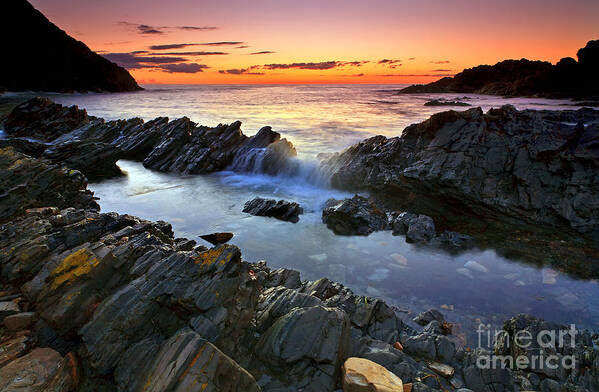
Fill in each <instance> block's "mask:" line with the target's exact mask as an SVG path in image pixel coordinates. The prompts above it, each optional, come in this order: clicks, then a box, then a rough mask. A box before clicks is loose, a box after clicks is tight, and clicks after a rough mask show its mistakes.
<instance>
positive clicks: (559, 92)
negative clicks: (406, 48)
mask: <svg viewBox="0 0 599 392" xmlns="http://www.w3.org/2000/svg"><path fill="white" fill-rule="evenodd" d="M577 57H578V61H576V60H575V59H573V58H572V57H565V58H563V59H561V60H560V61H559V62H558V63H557V64H555V65H553V64H551V63H549V62H547V61H531V60H527V59H521V60H504V61H500V62H499V63H497V64H495V65H479V66H477V67H473V68H468V69H465V70H463V71H462V72H460V73H458V74H457V75H455V76H454V77H446V78H443V79H440V80H437V81H436V82H432V83H429V84H425V85H412V86H409V87H406V88H404V89H402V90H400V93H472V94H490V95H502V96H537V97H548V98H566V97H567V98H579V99H597V98H598V97H599V79H598V78H597V76H596V71H597V69H599V40H595V41H589V42H588V43H587V44H586V46H585V47H584V48H582V49H580V50H579V51H578V52H577Z"/></svg>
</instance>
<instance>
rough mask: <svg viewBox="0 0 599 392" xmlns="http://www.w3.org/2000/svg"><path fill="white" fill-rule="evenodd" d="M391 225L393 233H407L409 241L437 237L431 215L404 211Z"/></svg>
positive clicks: (423, 240)
mask: <svg viewBox="0 0 599 392" xmlns="http://www.w3.org/2000/svg"><path fill="white" fill-rule="evenodd" d="M391 225H392V227H393V234H394V235H398V234H405V235H406V241H408V242H417V243H418V242H428V241H430V240H432V239H433V238H434V237H435V223H434V222H433V219H432V218H431V217H430V216H426V215H417V214H413V213H410V212H403V213H401V214H399V215H398V216H397V217H395V219H393V220H392V222H391Z"/></svg>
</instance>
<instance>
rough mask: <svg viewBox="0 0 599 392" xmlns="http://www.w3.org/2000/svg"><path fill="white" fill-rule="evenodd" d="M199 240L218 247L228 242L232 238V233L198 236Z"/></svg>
mask: <svg viewBox="0 0 599 392" xmlns="http://www.w3.org/2000/svg"><path fill="white" fill-rule="evenodd" d="M200 238H201V239H203V240H205V241H208V242H210V243H211V244H212V245H220V244H224V243H227V242H229V240H231V238H233V233H226V232H225V233H212V234H204V235H201V236H200Z"/></svg>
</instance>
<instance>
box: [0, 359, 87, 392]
mask: <svg viewBox="0 0 599 392" xmlns="http://www.w3.org/2000/svg"><path fill="white" fill-rule="evenodd" d="M72 375H73V371H72V366H71V363H70V362H69V361H67V360H66V359H65V358H63V357H62V356H61V355H60V354H59V353H58V352H56V351H54V350H52V349H50V348H36V349H34V350H33V351H31V352H30V353H29V354H27V355H25V356H22V357H21V358H18V359H16V360H14V361H12V362H10V363H9V364H8V365H5V366H4V367H2V368H0V390H2V391H16V390H19V391H27V392H46V391H53V392H70V391H73V390H75V388H76V387H77V385H76V384H75V380H74V379H73V376H72Z"/></svg>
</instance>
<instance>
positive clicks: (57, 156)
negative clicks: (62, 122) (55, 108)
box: [42, 141, 124, 180]
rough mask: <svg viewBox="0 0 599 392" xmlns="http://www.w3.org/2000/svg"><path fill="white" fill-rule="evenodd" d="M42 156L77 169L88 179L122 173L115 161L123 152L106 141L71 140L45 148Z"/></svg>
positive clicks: (97, 178) (121, 156)
mask: <svg viewBox="0 0 599 392" xmlns="http://www.w3.org/2000/svg"><path fill="white" fill-rule="evenodd" d="M42 157H44V158H47V159H49V160H50V161H52V162H57V163H62V164H64V165H65V166H67V167H69V168H71V169H75V170H79V171H80V172H82V173H83V174H84V175H85V176H86V177H87V179H89V180H99V179H103V178H110V177H115V176H120V175H122V174H123V173H122V172H121V169H119V167H118V166H117V165H116V162H117V161H118V160H119V159H121V158H123V157H124V154H123V152H122V151H121V150H120V149H119V148H117V147H115V146H113V145H111V144H108V143H102V142H95V141H73V142H67V143H63V144H58V145H54V146H50V147H48V148H46V150H45V151H44V153H43V155H42Z"/></svg>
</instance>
